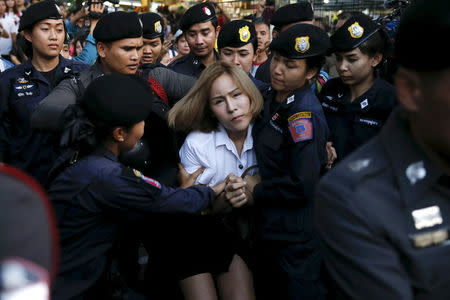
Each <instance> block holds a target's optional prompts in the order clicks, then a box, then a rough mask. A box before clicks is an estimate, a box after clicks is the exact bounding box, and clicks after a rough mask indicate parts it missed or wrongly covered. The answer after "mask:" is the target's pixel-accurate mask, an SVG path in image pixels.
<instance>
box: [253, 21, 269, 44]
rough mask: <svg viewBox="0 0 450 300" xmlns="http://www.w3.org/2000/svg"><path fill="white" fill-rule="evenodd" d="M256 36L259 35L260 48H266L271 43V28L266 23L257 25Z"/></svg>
mask: <svg viewBox="0 0 450 300" xmlns="http://www.w3.org/2000/svg"><path fill="white" fill-rule="evenodd" d="M255 29H256V36H257V37H258V49H261V50H265V49H266V48H267V46H269V44H270V29H269V26H268V25H266V24H257V25H255Z"/></svg>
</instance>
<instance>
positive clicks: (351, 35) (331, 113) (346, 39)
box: [319, 15, 397, 160]
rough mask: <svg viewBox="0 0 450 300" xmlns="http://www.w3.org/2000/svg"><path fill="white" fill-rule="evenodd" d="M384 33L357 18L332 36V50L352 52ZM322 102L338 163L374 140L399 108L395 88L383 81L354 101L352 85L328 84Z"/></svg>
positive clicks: (337, 79)
mask: <svg viewBox="0 0 450 300" xmlns="http://www.w3.org/2000/svg"><path fill="white" fill-rule="evenodd" d="M380 30H381V29H380V27H379V26H378V25H377V24H376V23H375V22H373V21H372V20H371V19H370V18H368V17H367V16H365V15H358V16H354V17H352V18H350V19H349V20H347V22H345V23H344V25H343V26H342V27H340V28H339V29H338V30H337V31H336V33H335V34H334V35H333V36H331V44H332V49H333V51H335V52H346V51H351V50H353V49H356V48H357V47H359V46H360V45H361V44H362V43H364V42H365V41H367V40H368V39H370V38H371V37H372V36H373V35H374V34H377V33H378V32H379V31H380ZM380 52H383V49H380ZM319 99H320V101H321V102H322V107H323V110H324V112H325V116H326V117H327V122H328V126H329V128H330V141H331V142H333V147H334V148H335V149H336V153H337V157H338V160H339V159H342V158H344V157H345V156H347V155H348V154H349V153H351V152H352V151H354V150H355V149H356V148H358V147H359V146H361V145H362V144H364V143H365V142H367V141H368V140H370V139H371V138H372V137H374V136H375V135H376V134H377V133H378V132H379V130H380V128H381V127H382V126H383V124H384V122H385V121H386V119H387V118H388V117H389V114H390V113H391V111H392V109H393V108H394V107H395V106H396V104H397V99H396V94H395V89H394V86H392V85H391V84H389V83H388V82H386V81H385V80H383V79H381V78H379V77H376V78H375V81H374V82H373V84H372V86H371V87H370V88H369V89H368V90H367V91H366V92H364V93H363V94H362V95H360V96H359V97H357V98H356V99H353V101H352V100H351V92H350V88H349V87H348V85H346V84H344V83H343V82H342V80H341V79H340V78H334V79H332V80H330V81H328V82H327V83H326V84H325V86H324V87H323V89H322V91H321V93H320V95H319Z"/></svg>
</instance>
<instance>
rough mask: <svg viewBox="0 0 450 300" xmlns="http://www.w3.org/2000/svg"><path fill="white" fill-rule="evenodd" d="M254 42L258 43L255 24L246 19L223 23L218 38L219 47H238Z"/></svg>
mask: <svg viewBox="0 0 450 300" xmlns="http://www.w3.org/2000/svg"><path fill="white" fill-rule="evenodd" d="M248 43H252V44H254V45H257V38H256V30H255V25H253V23H250V22H248V21H245V20H235V21H231V22H228V23H227V24H225V25H223V27H222V29H221V30H220V32H219V36H218V38H217V47H218V48H219V49H222V48H223V47H233V48H238V47H242V46H245V45H247V44H248Z"/></svg>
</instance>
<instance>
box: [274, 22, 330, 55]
mask: <svg viewBox="0 0 450 300" xmlns="http://www.w3.org/2000/svg"><path fill="white" fill-rule="evenodd" d="M329 48H330V39H329V38H328V35H327V34H326V32H325V31H323V30H322V29H320V28H319V27H317V26H314V25H310V24H296V25H293V26H291V27H289V28H288V29H286V30H284V31H282V32H281V33H280V34H279V35H278V37H277V38H276V39H274V40H273V41H272V43H271V44H270V49H271V50H272V51H276V52H278V53H280V54H281V55H282V56H284V57H286V58H293V59H297V58H308V57H312V56H318V55H322V54H325V53H326V52H327V51H328V49H329Z"/></svg>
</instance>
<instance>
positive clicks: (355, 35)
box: [330, 14, 380, 51]
mask: <svg viewBox="0 0 450 300" xmlns="http://www.w3.org/2000/svg"><path fill="white" fill-rule="evenodd" d="M379 30H380V26H379V25H378V24H377V23H375V22H374V21H372V19H371V18H370V17H368V16H366V15H364V14H358V15H354V16H352V17H350V19H348V20H347V21H346V22H345V23H344V25H342V26H341V27H339V29H338V30H336V32H335V33H334V34H333V35H332V36H331V38H330V39H331V46H332V48H333V49H332V50H333V51H347V50H353V49H355V48H357V47H359V46H360V45H361V44H362V43H364V42H365V41H367V40H368V39H369V38H370V37H372V36H373V35H374V34H375V33H376V32H378V31H379Z"/></svg>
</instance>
